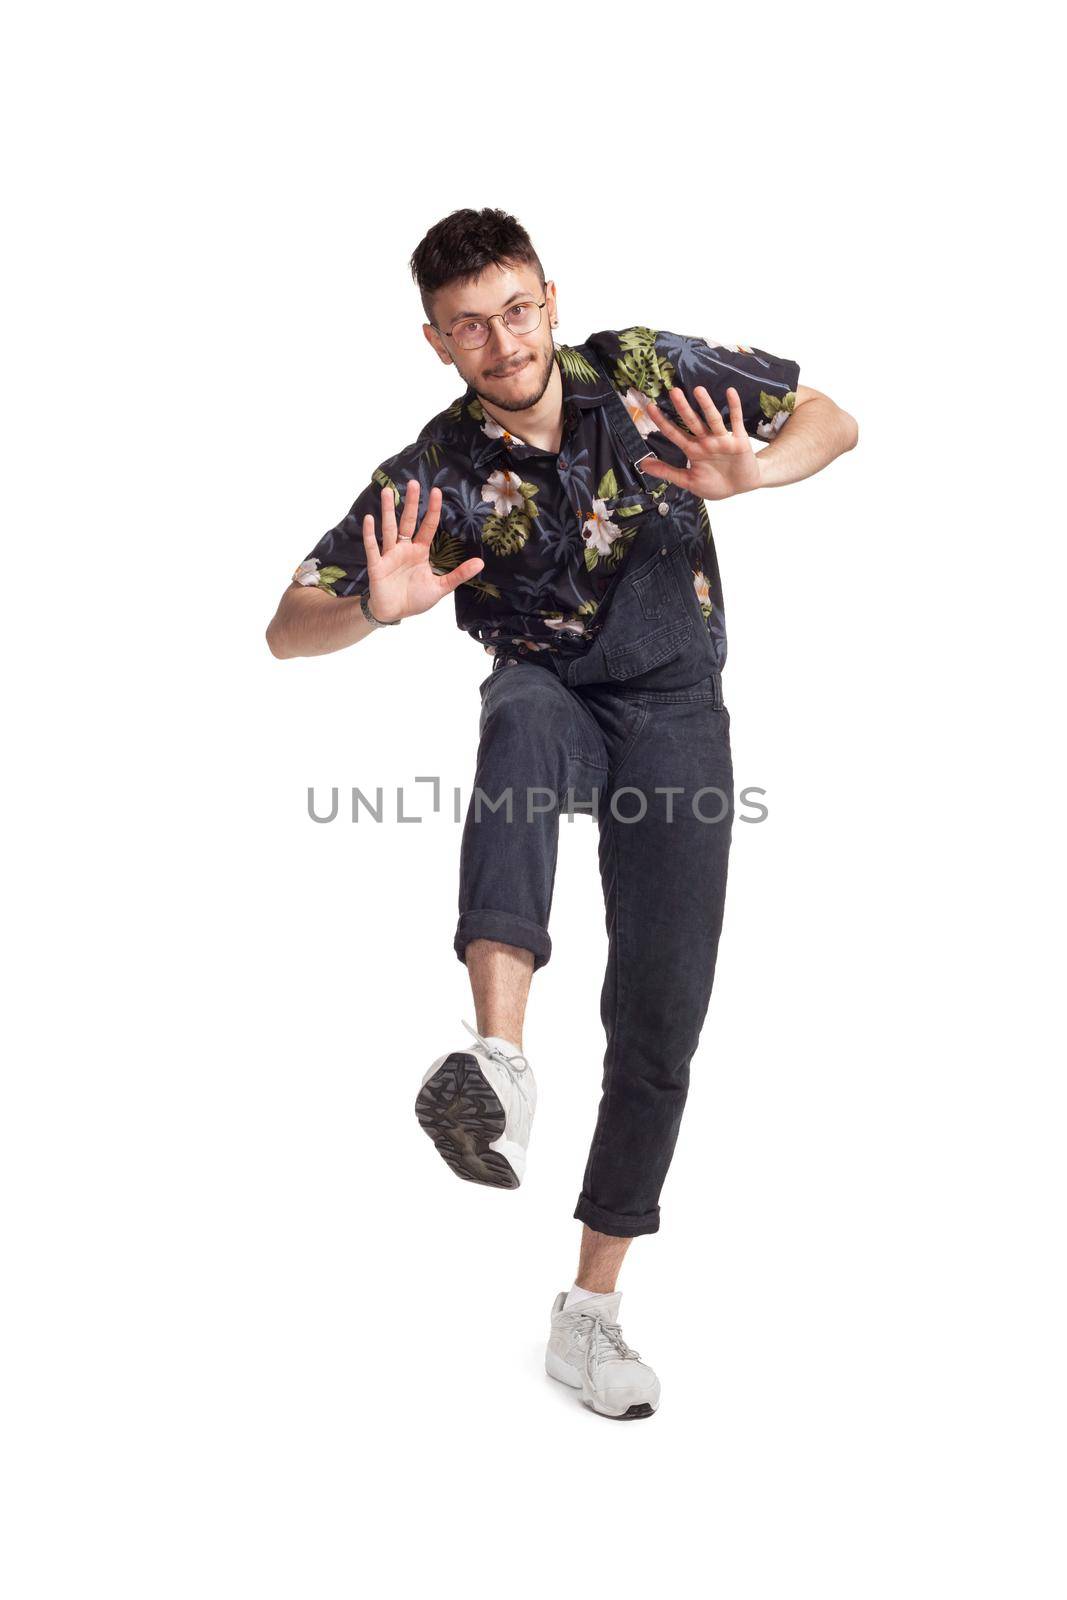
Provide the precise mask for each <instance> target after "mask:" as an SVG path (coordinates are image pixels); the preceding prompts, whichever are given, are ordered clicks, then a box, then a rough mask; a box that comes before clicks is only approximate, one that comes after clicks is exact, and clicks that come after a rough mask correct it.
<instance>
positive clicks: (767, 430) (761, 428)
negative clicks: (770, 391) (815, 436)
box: [756, 406, 793, 439]
mask: <svg viewBox="0 0 1067 1600" xmlns="http://www.w3.org/2000/svg"><path fill="white" fill-rule="evenodd" d="M792 415H793V413H792V412H791V411H787V410H786V409H785V407H784V406H783V407H782V408H781V410H780V411H776V412H775V413H774V416H773V417H771V418H770V419H769V420H768V418H766V417H764V419H763V421H762V422H757V424H756V437H757V439H773V438H774V436H775V434H776V433H777V432H778V429H779V428H780V427H782V426H783V424H784V423H786V422H788V421H789V418H790V417H791V416H792ZM789 437H790V438H792V437H793V435H792V434H790V435H789Z"/></svg>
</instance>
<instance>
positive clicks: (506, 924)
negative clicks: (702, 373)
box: [455, 346, 734, 1237]
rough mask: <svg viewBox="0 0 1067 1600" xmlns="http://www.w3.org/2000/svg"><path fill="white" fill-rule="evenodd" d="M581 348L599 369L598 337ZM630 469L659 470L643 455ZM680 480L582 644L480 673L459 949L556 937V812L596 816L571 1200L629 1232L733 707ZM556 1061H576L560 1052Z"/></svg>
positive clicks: (713, 836) (647, 1208) (698, 992)
mask: <svg viewBox="0 0 1067 1600" xmlns="http://www.w3.org/2000/svg"><path fill="white" fill-rule="evenodd" d="M580 348H581V349H582V353H583V354H584V355H585V356H586V359H587V360H589V361H591V362H592V364H593V365H594V366H596V367H597V368H598V370H599V371H600V372H601V375H602V376H604V377H605V378H606V377H607V375H606V374H605V373H604V371H603V367H602V366H601V364H600V362H599V360H598V358H597V357H596V355H595V353H594V352H593V351H592V350H590V349H589V347H588V346H583V347H580ZM608 390H609V394H610V399H609V400H608V402H607V405H608V416H609V420H610V423H611V427H612V429H613V431H614V433H615V436H616V439H617V441H618V446H619V449H620V450H621V452H622V453H623V455H624V456H625V457H626V458H627V459H628V460H629V461H631V462H632V463H634V465H635V467H636V465H637V463H638V462H640V461H641V460H643V459H644V458H646V457H647V456H648V455H649V454H650V452H649V449H648V446H647V444H646V443H645V441H644V440H643V439H642V438H641V435H640V434H639V433H638V431H637V428H636V427H635V426H634V424H633V422H632V421H631V419H630V417H629V415H628V414H627V412H626V409H625V407H624V406H623V404H622V401H621V400H620V399H619V397H618V394H617V393H616V390H615V387H614V384H612V383H611V382H610V381H608ZM637 481H638V482H642V481H645V482H647V481H648V480H642V479H641V476H640V469H639V468H637ZM662 481H663V480H660V479H656V480H654V483H653V487H655V486H658V484H659V483H661V482H662ZM686 493H687V491H685V490H682V489H679V488H678V487H677V486H675V485H674V484H669V483H668V484H667V485H666V489H665V492H664V493H663V494H662V496H661V497H660V498H659V499H658V500H657V501H654V502H651V503H650V504H649V505H648V506H647V508H646V509H645V510H644V511H643V512H641V513H640V515H639V518H635V519H634V520H635V521H637V522H638V527H637V532H636V535H635V539H634V542H633V544H632V546H631V549H630V551H629V554H628V556H627V557H626V560H625V563H624V565H623V566H622V567H621V569H620V571H619V573H618V575H617V578H616V580H615V581H614V582H613V585H612V587H611V588H610V589H609V591H608V592H607V594H606V595H605V598H604V600H603V601H602V602H601V607H600V610H599V612H598V621H600V623H601V625H600V630H599V632H598V633H597V634H596V636H595V638H594V640H593V642H592V644H591V645H590V646H589V648H588V650H587V652H586V653H585V654H584V655H582V656H579V657H576V658H573V659H570V660H567V659H566V658H564V657H559V658H557V657H556V656H555V654H554V652H551V651H541V652H533V653H531V654H529V655H527V656H525V657H523V658H521V659H520V658H519V657H518V656H517V655H516V654H509V653H507V652H500V653H498V654H497V655H496V657H495V658H494V661H493V670H492V672H491V673H490V674H489V676H488V678H486V679H485V681H484V682H483V683H482V684H481V685H480V693H481V696H482V711H481V719H480V724H479V727H480V741H479V748H478V761H477V770H476V776H475V789H474V793H473V795H472V797H471V802H470V806H469V808H468V812H467V819H466V823H465V826H464V832H463V841H462V847H461V856H460V887H459V911H460V915H459V923H458V927H457V929H456V937H455V950H456V954H457V955H458V956H459V958H460V960H461V961H462V960H464V959H465V956H464V952H465V949H466V946H467V944H468V943H469V942H470V941H471V940H472V939H495V940H500V941H502V942H503V943H505V944H513V945H518V946H520V947H521V948H523V949H526V950H530V951H532V952H533V957H534V970H535V971H536V970H537V969H538V968H540V967H542V966H544V964H545V963H546V962H547V961H548V959H549V956H550V955H551V950H552V942H551V939H550V938H549V934H548V920H549V912H550V910H551V905H552V893H553V886H554V881H555V870H556V855H557V848H558V842H559V818H560V814H561V811H562V812H566V811H567V810H574V811H587V812H591V813H592V814H594V815H595V816H596V818H597V824H598V827H599V831H600V845H599V855H600V873H601V880H602V883H603V889H604V905H605V913H606V920H607V934H608V960H607V970H606V973H605V977H604V984H603V988H602V991H601V1001H600V1014H601V1019H602V1021H603V1025H604V1029H605V1032H606V1035H607V1050H606V1053H605V1056H604V1069H603V1080H602V1095H601V1101H600V1110H599V1115H598V1119H597V1125H596V1131H595V1133H594V1136H593V1142H592V1147H591V1149H590V1152H589V1159H588V1162H587V1165H586V1169H585V1177H584V1180H583V1184H582V1191H581V1195H580V1197H579V1200H578V1204H577V1207H576V1209H575V1212H574V1215H575V1216H576V1217H578V1218H580V1219H581V1221H583V1222H586V1223H588V1224H589V1226H590V1227H591V1228H595V1229H597V1230H598V1231H599V1232H601V1233H608V1234H615V1235H617V1236H620V1237H630V1236H632V1235H636V1234H642V1233H654V1232H656V1231H657V1229H658V1228H659V1215H660V1213H659V1197H660V1190H661V1188H662V1185H663V1181H664V1179H665V1177H666V1175H667V1170H668V1168H669V1166H670V1162H671V1158H672V1156H673V1154H674V1147H675V1142H676V1140H677V1137H678V1129H679V1126H680V1124H681V1118H682V1111H683V1109H684V1106H685V1100H686V1095H687V1092H688V1087H689V1064H690V1061H691V1059H692V1056H693V1054H694V1052H695V1050H696V1048H697V1044H698V1042H699V1039H700V1032H701V1028H702V1026H703V1023H704V1018H705V1015H706V1013H707V1009H708V1004H709V1001H710V998H711V989H712V982H713V979H714V975H715V960H716V954H717V950H718V943H719V933H720V930H721V927H722V918H723V906H724V900H725V893H726V875H727V863H728V859H729V852H730V837H731V832H732V825H733V811H734V805H733V765H732V761H731V755H730V714H729V712H728V711H727V709H726V707H725V706H724V704H723V698H722V678H721V673H720V671H719V669H718V667H717V666H716V665H715V653H714V647H713V644H712V640H711V638H710V636H709V634H708V631H707V626H706V624H705V621H704V617H703V615H702V612H701V609H700V602H699V600H698V598H697V595H696V591H695V590H694V587H693V575H692V570H691V568H690V565H689V561H688V558H687V556H686V554H685V551H684V550H683V549H682V547H681V545H680V543H679V540H678V536H677V527H676V524H677V508H678V505H679V503H680V501H681V498H682V496H683V495H684V494H686ZM625 498H626V499H628V500H630V501H631V502H632V498H633V497H632V496H626V497H625ZM645 498H646V499H647V495H646V496H645ZM608 505H609V511H610V506H611V502H610V501H609V502H608ZM601 619H602V620H601ZM664 790H672V791H673V792H672V793H665V792H663V791H664ZM509 791H510V796H511V802H510V808H509V806H508V804H507V798H506V797H507V795H508V792H509ZM657 791H658V792H657ZM480 797H481V798H480ZM494 803H495V804H496V809H494ZM562 1037H564V1031H563V1030H562V1029H561V1038H562ZM550 1065H551V1067H552V1068H553V1069H554V1070H557V1071H559V1070H567V1069H568V1068H569V1065H570V1064H569V1063H566V1062H565V1061H564V1059H563V1057H562V1055H561V1057H560V1059H559V1060H558V1061H556V1062H552V1063H550Z"/></svg>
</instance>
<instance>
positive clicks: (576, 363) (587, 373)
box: [556, 344, 598, 383]
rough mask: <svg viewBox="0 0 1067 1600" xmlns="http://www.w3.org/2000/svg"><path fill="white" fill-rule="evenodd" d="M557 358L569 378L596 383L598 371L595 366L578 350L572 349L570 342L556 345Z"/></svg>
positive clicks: (580, 381)
mask: <svg viewBox="0 0 1067 1600" xmlns="http://www.w3.org/2000/svg"><path fill="white" fill-rule="evenodd" d="M556 360H557V362H558V363H559V365H560V367H561V368H562V369H563V371H564V372H565V373H566V374H567V376H568V378H573V379H575V380H576V381H577V382H578V383H595V382H596V381H597V376H598V375H597V372H596V369H595V367H593V366H592V364H591V363H590V362H588V361H587V360H586V359H585V357H584V356H582V355H579V354H578V352H577V350H572V349H571V347H570V345H569V344H558V345H557V346H556Z"/></svg>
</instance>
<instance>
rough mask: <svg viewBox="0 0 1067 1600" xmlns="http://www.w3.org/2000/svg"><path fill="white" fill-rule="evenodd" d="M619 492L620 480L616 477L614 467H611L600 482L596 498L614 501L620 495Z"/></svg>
mask: <svg viewBox="0 0 1067 1600" xmlns="http://www.w3.org/2000/svg"><path fill="white" fill-rule="evenodd" d="M618 492H619V480H618V478H616V476H615V469H614V467H609V468H608V470H607V472H605V474H604V476H603V477H602V478H601V480H600V485H599V487H598V489H597V492H596V498H597V499H598V500H612V499H614V497H615V495H617V494H618Z"/></svg>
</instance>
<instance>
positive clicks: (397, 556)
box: [363, 478, 485, 622]
mask: <svg viewBox="0 0 1067 1600" xmlns="http://www.w3.org/2000/svg"><path fill="white" fill-rule="evenodd" d="M418 514H419V482H418V479H417V478H409V479H408V484H407V488H406V490H405V492H404V502H403V509H402V511H401V513H400V527H399V529H398V528H397V524H396V500H395V497H394V494H393V491H392V489H383V490H382V547H381V550H379V549H378V538H377V535H376V533H375V531H374V517H373V516H372V515H371V513H370V512H369V511H368V513H367V515H366V516H365V517H364V518H363V548H364V550H365V551H366V556H367V580H368V585H369V588H370V608H371V611H372V612H373V613H374V615H375V616H376V617H377V618H378V620H379V621H380V622H397V621H399V620H400V618H401V617H414V616H417V615H418V613H419V612H420V611H429V609H430V607H431V606H435V605H436V604H437V602H438V600H443V599H444V597H445V595H446V594H451V593H452V591H453V589H457V588H458V587H459V585H460V584H461V583H466V581H467V579H468V578H473V577H474V575H475V573H477V572H480V571H481V569H482V568H483V567H484V566H485V562H484V561H483V560H482V558H481V557H480V556H471V557H470V559H469V560H467V561H462V562H461V563H460V565H459V566H458V567H455V568H453V570H452V571H451V572H446V573H441V574H438V573H436V572H433V571H431V569H430V545H431V544H432V542H433V536H434V534H435V533H436V532H437V525H438V523H439V522H440V520H441V491H440V489H431V490H430V493H429V497H428V500H427V504H426V515H425V516H424V517H423V519H422V521H421V522H420V523H419V527H418V532H415V522H416V519H417V517H418Z"/></svg>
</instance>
